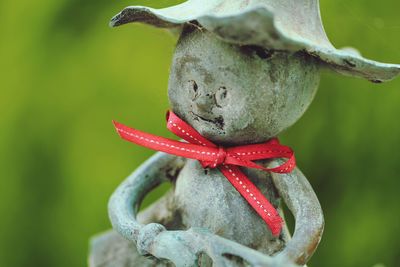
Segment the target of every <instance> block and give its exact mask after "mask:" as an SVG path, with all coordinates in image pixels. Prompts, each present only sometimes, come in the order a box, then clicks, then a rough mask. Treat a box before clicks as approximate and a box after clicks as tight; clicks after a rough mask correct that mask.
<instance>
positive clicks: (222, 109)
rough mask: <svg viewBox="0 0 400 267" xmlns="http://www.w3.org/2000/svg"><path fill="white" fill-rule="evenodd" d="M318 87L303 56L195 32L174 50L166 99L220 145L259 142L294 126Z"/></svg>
mask: <svg viewBox="0 0 400 267" xmlns="http://www.w3.org/2000/svg"><path fill="white" fill-rule="evenodd" d="M318 82H319V67H318V61H317V60H316V59H315V58H313V57H311V56H310V55H308V54H307V53H304V52H297V53H288V52H277V51H268V50H266V49H263V48H260V47H257V46H239V45H233V44H228V43H226V42H223V41H221V40H220V39H218V38H216V37H215V35H214V34H212V33H209V32H207V31H204V30H203V31H201V30H198V29H197V28H195V27H191V28H190V29H185V31H184V32H183V33H182V35H181V38H180V39H179V42H178V46H177V48H176V51H175V54H174V59H173V63H172V66H171V74H170V79H169V86H168V94H169V100H170V104H171V108H172V110H173V111H174V112H175V113H177V114H178V115H179V116H180V117H181V118H182V119H184V120H185V121H187V122H188V123H189V124H190V125H192V126H193V127H194V128H195V129H197V130H198V131H199V132H200V133H201V134H202V135H203V136H205V137H206V138H208V139H210V140H212V141H214V142H216V143H220V144H225V145H229V144H246V143H258V142H262V141H265V140H267V139H269V138H271V137H274V136H276V135H277V134H279V133H280V132H281V131H283V130H284V129H286V128H287V127H289V126H291V125H292V124H293V123H295V122H296V121H297V120H298V119H299V118H300V117H301V115H302V114H303V113H304V111H305V110H306V109H307V107H308V106H309V104H310V103H311V101H312V99H313V97H314V94H315V92H316V90H317V87H318Z"/></svg>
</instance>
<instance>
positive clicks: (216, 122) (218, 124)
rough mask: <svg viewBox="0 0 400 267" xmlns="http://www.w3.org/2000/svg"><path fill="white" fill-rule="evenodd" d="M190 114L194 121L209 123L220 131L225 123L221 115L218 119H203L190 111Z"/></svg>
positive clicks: (203, 117)
mask: <svg viewBox="0 0 400 267" xmlns="http://www.w3.org/2000/svg"><path fill="white" fill-rule="evenodd" d="M191 113H192V115H193V116H194V119H195V120H201V121H205V122H208V123H211V124H212V125H214V126H216V127H217V128H218V129H220V130H223V129H224V125H225V122H224V118H223V117H222V116H221V115H220V116H218V117H214V118H209V117H205V116H202V115H199V114H197V113H194V112H193V111H191Z"/></svg>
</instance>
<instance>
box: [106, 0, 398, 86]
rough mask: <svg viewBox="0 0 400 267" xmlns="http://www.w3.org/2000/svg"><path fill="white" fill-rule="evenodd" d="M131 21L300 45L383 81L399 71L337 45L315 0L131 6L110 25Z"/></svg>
mask: <svg viewBox="0 0 400 267" xmlns="http://www.w3.org/2000/svg"><path fill="white" fill-rule="evenodd" d="M130 22H142V23H147V24H151V25H154V26H157V27H165V28H177V27H181V26H182V25H185V24H188V23H193V22H196V23H198V24H199V25H200V26H201V27H203V28H204V29H205V30H207V31H209V32H212V33H213V34H214V35H215V36H216V37H218V38H220V39H222V40H224V42H228V43H232V44H235V45H256V46H259V47H263V48H265V49H270V50H281V51H282V50H284V51H287V52H291V53H293V52H297V51H305V52H306V53H308V54H310V55H312V56H314V57H316V58H318V59H319V60H321V62H324V63H326V64H325V65H326V66H328V67H329V68H331V69H332V70H334V71H337V72H339V73H342V74H345V75H350V76H356V77H362V78H365V79H367V80H369V81H372V82H384V81H388V80H391V79H393V78H394V77H396V76H397V75H399V73H400V65H397V64H386V63H381V62H377V61H373V60H369V59H366V58H363V57H362V56H361V55H360V54H359V53H358V52H357V50H355V49H353V48H351V49H349V48H343V49H336V48H335V47H334V46H333V45H332V44H331V43H330V41H329V39H328V37H327V36H326V33H325V31H324V28H323V25H322V21H321V16H320V10H319V1H318V0H302V1H298V0H280V1H277V0H253V1H248V0H209V1H204V0H189V1H186V2H184V3H181V4H179V5H176V6H171V7H168V8H163V9H155V8H150V7H143V6H130V7H127V8H125V9H124V10H123V11H122V12H120V13H119V14H117V15H116V16H115V17H114V18H113V19H112V21H111V25H112V26H119V25H122V24H126V23H130Z"/></svg>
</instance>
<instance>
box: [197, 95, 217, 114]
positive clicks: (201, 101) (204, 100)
mask: <svg viewBox="0 0 400 267" xmlns="http://www.w3.org/2000/svg"><path fill="white" fill-rule="evenodd" d="M195 104H196V107H197V108H198V109H199V110H201V111H207V110H210V107H212V106H213V105H214V104H215V100H214V95H213V94H212V93H207V94H205V95H201V96H199V97H198V98H197V99H196V100H195Z"/></svg>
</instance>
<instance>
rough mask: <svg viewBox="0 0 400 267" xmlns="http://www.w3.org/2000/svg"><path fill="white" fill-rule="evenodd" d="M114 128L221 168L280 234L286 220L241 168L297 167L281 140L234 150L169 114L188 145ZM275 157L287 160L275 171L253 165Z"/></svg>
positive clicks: (136, 139) (169, 124)
mask: <svg viewBox="0 0 400 267" xmlns="http://www.w3.org/2000/svg"><path fill="white" fill-rule="evenodd" d="M114 125H115V128H116V130H117V132H118V134H119V135H120V136H121V138H123V139H125V140H127V141H129V142H132V143H135V144H137V145H140V146H144V147H147V148H150V149H153V150H157V151H162V152H165V153H169V154H173V155H176V156H180V157H184V158H190V159H197V160H199V161H200V163H201V165H202V166H203V167H204V168H206V167H209V168H218V169H219V170H220V171H221V172H222V173H223V174H224V176H225V177H226V178H227V179H228V180H229V182H230V183H231V184H232V185H233V186H234V187H235V188H236V190H237V191H238V192H239V193H240V194H241V195H242V196H243V197H244V198H245V199H246V200H247V202H248V203H249V204H250V205H251V206H252V207H253V208H254V210H255V211H256V212H257V213H258V214H259V215H260V216H261V218H262V219H263V220H264V221H265V222H266V224H267V225H268V227H269V228H270V230H271V232H272V234H273V235H274V236H277V235H279V234H280V232H281V229H282V222H283V220H282V218H281V217H280V216H279V213H278V212H277V210H276V209H275V208H274V207H273V206H272V204H271V203H270V202H269V201H268V200H267V199H266V198H265V196H264V195H263V194H262V193H261V192H260V191H259V190H258V189H257V187H256V186H255V185H254V184H253V183H252V182H251V181H250V180H249V178H247V176H246V175H245V174H244V173H243V172H242V171H241V170H240V168H239V166H241V167H247V168H255V169H260V170H264V171H267V172H275V173H289V172H291V171H292V170H293V169H294V168H295V166H296V161H295V157H294V153H293V151H292V149H290V148H289V147H287V146H283V145H281V144H280V143H279V141H278V139H276V138H273V139H270V140H269V141H267V142H265V143H260V144H252V145H243V146H235V147H222V146H217V145H215V144H214V143H212V142H210V141H209V140H207V139H206V138H204V137H203V136H202V135H201V134H200V133H198V132H197V131H196V130H195V129H193V128H192V127H191V126H190V125H189V124H187V123H186V122H184V121H183V120H181V119H180V118H179V117H178V116H176V115H175V114H174V113H173V112H168V114H167V128H168V130H170V131H171V132H172V133H174V134H175V135H177V136H179V137H180V138H182V139H184V140H186V141H187V142H189V143H186V142H180V141H176V140H172V139H169V138H164V137H160V136H156V135H152V134H148V133H145V132H142V131H139V130H136V129H132V128H129V127H127V126H125V125H123V124H120V123H118V122H115V121H114ZM272 158H287V159H288V160H287V161H286V162H285V163H283V164H282V165H280V166H278V167H275V168H265V167H263V166H261V165H258V164H256V163H255V162H253V161H254V160H261V159H272Z"/></svg>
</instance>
